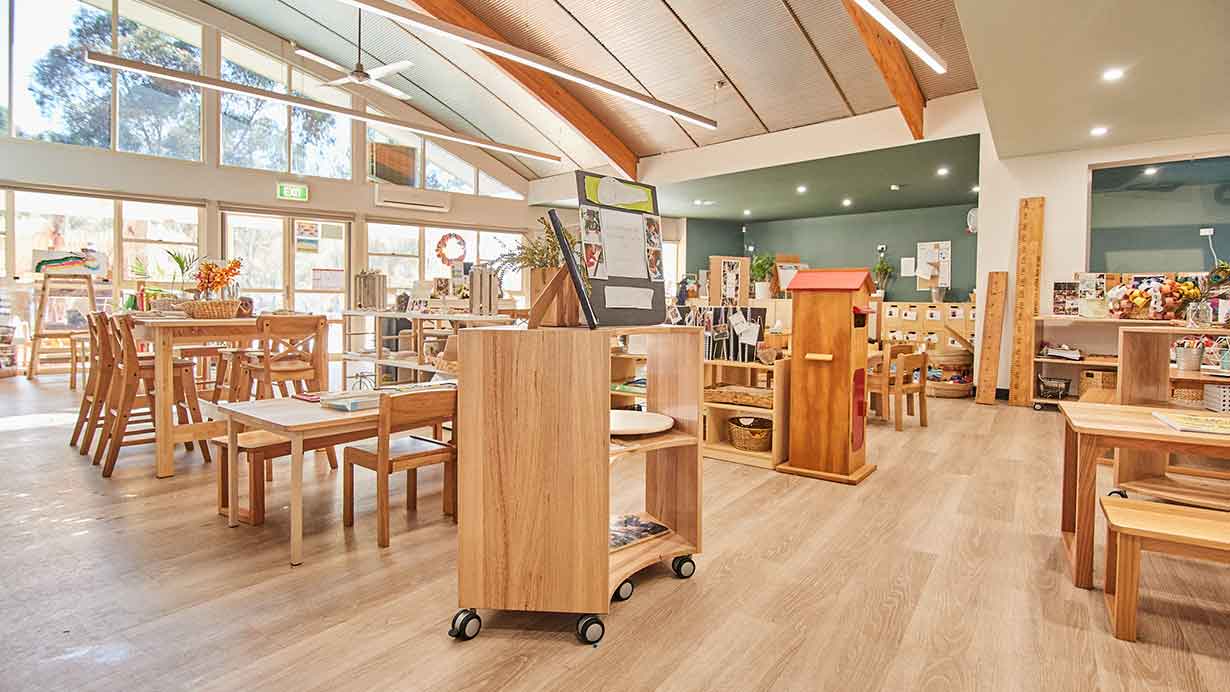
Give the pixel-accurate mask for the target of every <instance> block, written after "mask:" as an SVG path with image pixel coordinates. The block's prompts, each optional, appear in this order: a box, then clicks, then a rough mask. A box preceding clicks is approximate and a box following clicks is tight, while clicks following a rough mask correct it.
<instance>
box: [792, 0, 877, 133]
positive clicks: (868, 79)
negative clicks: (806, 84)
mask: <svg viewBox="0 0 1230 692" xmlns="http://www.w3.org/2000/svg"><path fill="white" fill-rule="evenodd" d="M786 2H787V3H788V4H789V6H790V8H791V9H793V10H794V13H795V14H796V15H797V16H798V18H799V22H800V23H802V24H803V29H804V30H805V31H806V32H807V35H808V36H810V37H811V40H812V42H813V43H814V44H815V46H816V50H817V52H819V53H820V57H822V58H824V62H825V64H827V65H828V66H829V70H830V71H831V72H832V73H833V78H834V79H836V80H837V84H838V85H839V86H840V87H841V90H842V92H843V93H844V94H845V95H846V98H847V99H849V101H850V107H851V108H853V109H854V112H855V113H869V112H871V111H878V110H881V109H883V108H889V107H891V106H894V105H896V102H895V101H893V95H892V94H890V93H889V91H888V86H887V85H885V84H884V77H883V76H881V74H880V70H879V68H877V67H876V64H875V61H874V60H872V58H871V53H869V52H868V51H867V47H866V45H865V44H864V43H863V39H862V37H861V36H859V33H858V29H856V28H855V27H854V23H853V22H852V21H850V15H849V13H847V12H846V8H845V6H844V5H842V2H841V0H786Z"/></svg>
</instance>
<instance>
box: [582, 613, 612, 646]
mask: <svg viewBox="0 0 1230 692" xmlns="http://www.w3.org/2000/svg"><path fill="white" fill-rule="evenodd" d="M604 634H606V625H603V624H602V620H600V619H598V616H597V615H582V616H581V617H579V618H577V639H580V640H581V643H582V644H593V645H594V646H597V645H598V642H600V641H602V635H604Z"/></svg>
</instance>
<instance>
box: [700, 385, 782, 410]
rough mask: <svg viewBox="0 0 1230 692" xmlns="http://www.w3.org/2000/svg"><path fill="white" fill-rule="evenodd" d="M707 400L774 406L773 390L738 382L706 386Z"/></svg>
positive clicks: (742, 404)
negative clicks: (747, 385)
mask: <svg viewBox="0 0 1230 692" xmlns="http://www.w3.org/2000/svg"><path fill="white" fill-rule="evenodd" d="M704 394H705V401H708V402H712V403H715V404H739V405H741V406H758V407H760V408H773V390H772V389H766V388H764V387H746V386H744V385H738V384H718V385H713V386H710V387H705V392H704Z"/></svg>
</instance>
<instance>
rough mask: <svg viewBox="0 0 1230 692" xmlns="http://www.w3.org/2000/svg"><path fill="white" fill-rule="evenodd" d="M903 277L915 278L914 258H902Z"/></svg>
mask: <svg viewBox="0 0 1230 692" xmlns="http://www.w3.org/2000/svg"><path fill="white" fill-rule="evenodd" d="M901 275H902V276H914V258H913V257H902V258H901Z"/></svg>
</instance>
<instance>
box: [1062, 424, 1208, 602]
mask: <svg viewBox="0 0 1230 692" xmlns="http://www.w3.org/2000/svg"><path fill="white" fill-rule="evenodd" d="M1059 410H1060V412H1062V413H1063V415H1064V433H1065V434H1064V452H1063V505H1062V511H1061V519H1060V531H1061V532H1062V536H1063V542H1064V547H1065V549H1066V551H1065V552H1066V554H1067V556H1068V562H1069V563H1070V564H1071V567H1072V582H1073V583H1074V584H1075V585H1076V586H1078V587H1080V588H1082V589H1091V588H1093V533H1094V526H1093V518H1094V514H1095V512H1096V511H1097V498H1096V495H1097V459H1098V456H1099V455H1100V453H1101V452H1102V451H1103V450H1106V449H1124V450H1139V451H1144V452H1153V453H1157V454H1161V455H1163V456H1168V455H1170V454H1195V455H1200V456H1207V457H1213V458H1216V459H1230V435H1212V434H1207V433H1188V432H1180V431H1178V430H1175V429H1174V428H1171V427H1170V426H1169V425H1166V424H1165V423H1163V422H1161V421H1160V420H1158V419H1156V418H1154V417H1153V413H1154V412H1155V411H1168V412H1172V413H1182V412H1190V411H1187V410H1186V409H1173V408H1169V407H1156V406H1129V405H1123V404H1096V403H1087V402H1068V401H1065V402H1062V403H1060V404H1059ZM1204 413H1207V412H1204ZM1210 415H1212V414H1210ZM1116 472H1118V469H1116ZM1152 480H1153V481H1154V483H1155V485H1151V486H1144V485H1142V486H1141V487H1140V488H1138V489H1140V490H1141V491H1142V492H1143V493H1144V494H1148V495H1151V496H1155V497H1162V496H1164V494H1165V493H1170V494H1171V496H1172V497H1174V498H1176V499H1177V498H1179V497H1180V496H1182V495H1184V494H1190V493H1193V492H1205V491H1201V490H1199V488H1200V486H1199V485H1197V484H1185V483H1182V482H1180V481H1174V480H1170V479H1168V478H1166V477H1165V475H1164V471H1163V475H1161V476H1158V477H1155V478H1154V479H1152ZM1116 484H1117V485H1122V486H1123V487H1128V488H1129V489H1131V487H1130V486H1129V485H1128V483H1126V482H1124V483H1120V482H1119V481H1118V478H1117V483H1116ZM1146 488H1147V489H1146Z"/></svg>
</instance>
